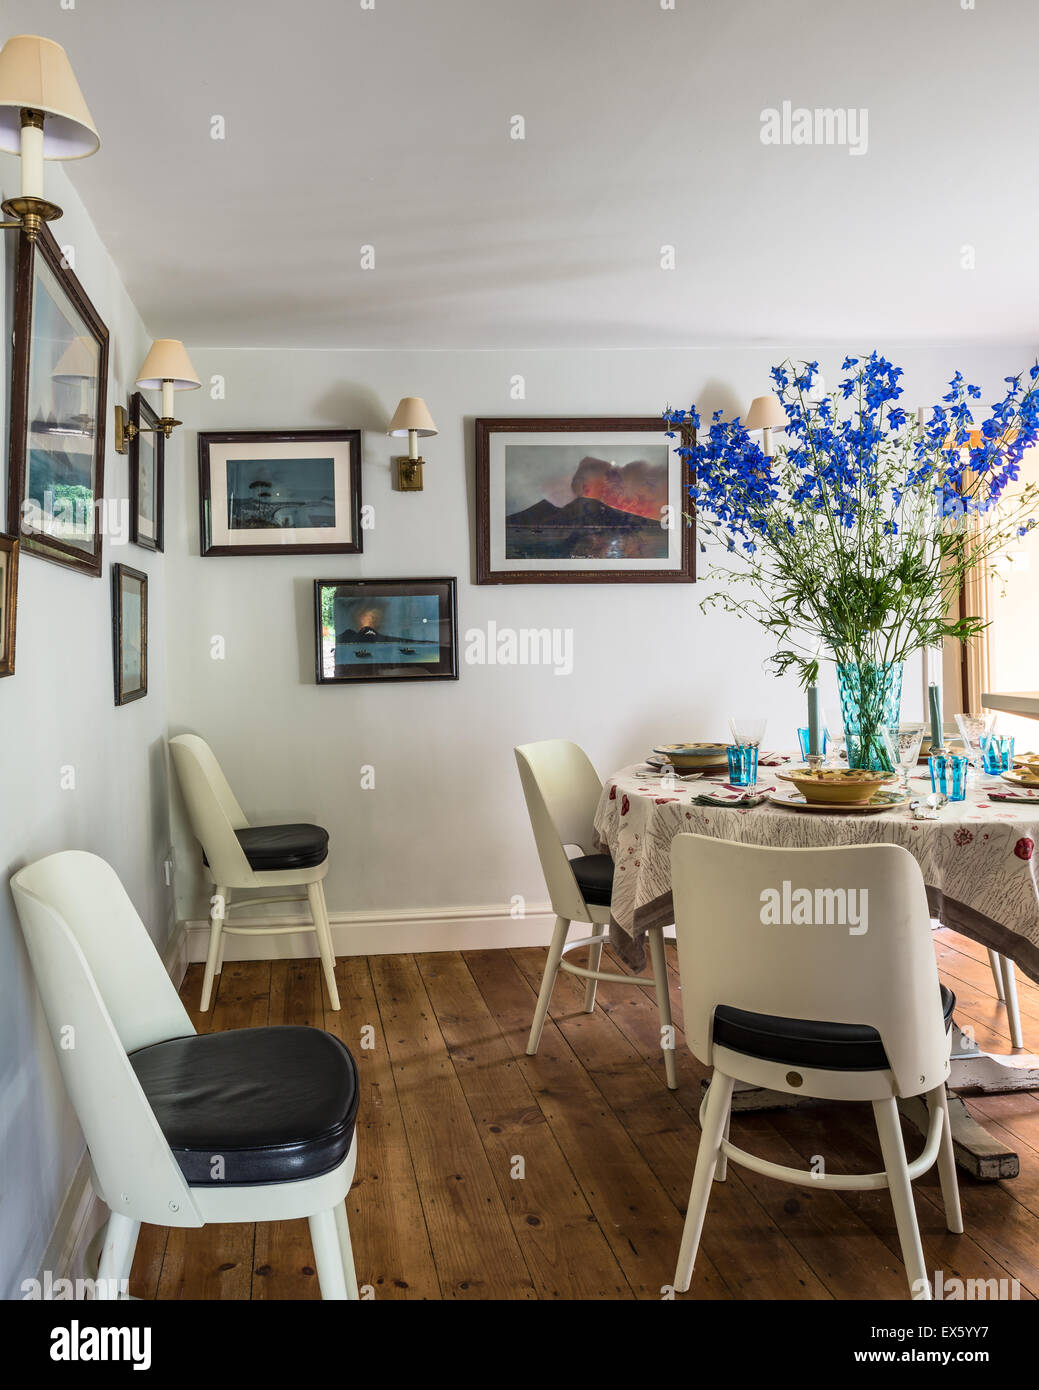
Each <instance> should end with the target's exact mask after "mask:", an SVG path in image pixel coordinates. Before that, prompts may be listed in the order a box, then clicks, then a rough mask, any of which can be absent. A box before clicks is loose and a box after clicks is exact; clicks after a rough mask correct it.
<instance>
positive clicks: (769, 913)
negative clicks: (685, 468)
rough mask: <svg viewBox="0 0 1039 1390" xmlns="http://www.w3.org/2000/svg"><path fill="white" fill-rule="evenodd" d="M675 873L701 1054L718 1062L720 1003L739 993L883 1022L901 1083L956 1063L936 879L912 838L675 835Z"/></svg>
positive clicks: (773, 1008)
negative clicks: (932, 889) (837, 843)
mask: <svg viewBox="0 0 1039 1390" xmlns="http://www.w3.org/2000/svg"><path fill="white" fill-rule="evenodd" d="M671 878H672V889H673V893H674V906H675V926H676V931H677V936H678V962H679V968H680V970H681V976H682V1007H683V1012H684V1015H685V1034H686V1041H687V1042H688V1044H689V1046H690V1048H691V1049H692V1051H693V1052H694V1053H695V1055H696V1056H697V1057H698V1058H699V1059H700V1060H701V1061H703V1062H706V1063H707V1064H708V1065H710V1064H712V1061H713V1059H712V1030H713V1018H714V1010H715V1008H717V1007H718V1006H719V1005H728V1006H730V1007H732V1008H737V1009H746V1010H748V1011H750V1012H752V1013H763V1014H776V1015H779V1016H781V1017H785V1018H801V1019H813V1020H816V1021H819V1022H830V1023H859V1024H867V1025H869V1026H871V1027H873V1028H875V1029H876V1030H877V1032H878V1033H879V1034H880V1037H881V1040H882V1042H883V1044H884V1051H885V1053H886V1054H887V1058H888V1061H889V1063H890V1064H891V1071H892V1073H893V1075H894V1078H895V1086H896V1089H897V1091H898V1093H899V1094H900V1095H918V1094H920V1092H921V1091H922V1090H924V1089H928V1088H930V1087H932V1086H935V1085H937V1084H939V1082H940V1081H941V1080H942V1078H943V1077H944V1076H945V1074H946V1069H947V1060H948V1040H947V1034H946V1028H945V1023H944V1019H943V1016H942V1008H941V1002H940V997H939V988H938V969H937V965H936V963H935V957H934V947H933V945H932V942H931V930H930V913H929V911H928V907H927V892H926V889H925V888H924V881H923V875H922V873H921V871H920V866H919V865H918V864H917V862H916V860H915V859H914V858H913V856H912V855H911V854H910V853H909V852H908V850H905V849H902V848H901V847H900V846H898V845H862V846H855V847H848V848H844V847H837V848H827V849H774V848H770V847H764V846H760V845H746V844H734V843H733V842H731V841H728V840H715V839H712V838H710V837H709V836H703V835H677V836H676V837H675V839H674V841H673V842H672V846H671ZM921 1077H925V1078H926V1086H924V1085H921Z"/></svg>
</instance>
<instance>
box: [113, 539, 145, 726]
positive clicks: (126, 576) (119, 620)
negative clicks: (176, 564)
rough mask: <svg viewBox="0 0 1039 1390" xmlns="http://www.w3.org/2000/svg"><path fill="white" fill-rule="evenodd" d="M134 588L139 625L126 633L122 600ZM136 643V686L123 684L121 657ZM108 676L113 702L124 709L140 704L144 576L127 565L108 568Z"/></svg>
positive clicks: (143, 687)
mask: <svg viewBox="0 0 1039 1390" xmlns="http://www.w3.org/2000/svg"><path fill="white" fill-rule="evenodd" d="M134 585H137V587H138V591H139V595H140V622H139V624H138V625H137V626H136V628H135V630H134V631H130V630H129V628H128V627H127V624H126V621H125V616H126V615H125V609H124V605H123V599H124V597H125V596H128V595H129V594H130V592H131V591H132V586H134ZM135 640H136V651H137V654H138V661H137V665H138V667H139V678H138V680H137V682H136V684H131V683H130V682H128V681H127V680H126V663H125V661H124V657H125V656H126V655H127V651H128V649H129V650H130V652H131V653H132V652H133V649H134V648H133V644H134V641H135ZM112 672H113V676H114V678H115V702H116V704H117V705H128V704H130V703H131V701H133V700H143V699H144V697H145V695H147V693H148V576H147V575H146V574H144V573H143V571H141V570H135V569H131V567H130V566H129V565H113V566H112Z"/></svg>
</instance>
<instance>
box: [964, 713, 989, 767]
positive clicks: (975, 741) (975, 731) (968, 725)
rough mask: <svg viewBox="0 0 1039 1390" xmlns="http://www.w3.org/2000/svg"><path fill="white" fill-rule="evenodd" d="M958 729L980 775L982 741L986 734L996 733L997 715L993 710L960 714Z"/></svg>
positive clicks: (968, 755) (969, 756)
mask: <svg viewBox="0 0 1039 1390" xmlns="http://www.w3.org/2000/svg"><path fill="white" fill-rule="evenodd" d="M956 727H957V729H959V731H960V738H962V739H963V746H964V749H965V750H966V753H967V757H968V758H970V760H971V763H972V765H973V767H974V769H975V771H976V772H979V773H980V772H981V771H982V761H981V740H982V737H983V736H984V735H985V734H991V733H994V732H995V728H996V716H995V713H994V712H993V711H992V710H985V711H984V713H982V714H958V715H957V716H956Z"/></svg>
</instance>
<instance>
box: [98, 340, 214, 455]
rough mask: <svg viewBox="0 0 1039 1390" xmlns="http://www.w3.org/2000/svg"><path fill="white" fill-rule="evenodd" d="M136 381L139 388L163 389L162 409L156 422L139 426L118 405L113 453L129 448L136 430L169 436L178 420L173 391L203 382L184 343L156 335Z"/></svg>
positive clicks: (183, 389)
mask: <svg viewBox="0 0 1039 1390" xmlns="http://www.w3.org/2000/svg"><path fill="white" fill-rule="evenodd" d="M137 385H138V387H139V388H140V390H142V391H161V392H162V413H161V415H160V416H159V423H158V424H157V425H152V426H150V427H149V428H148V429H145V428H144V427H143V426H142V427H141V428H140V429H138V427H137V426H136V425H135V424H133V422H132V421H131V420H130V417H129V414H128V412H127V411H126V410H125V409H124V408H123V407H122V406H121V405H117V406H116V408H115V448H116V453H119V454H125V453H126V452H127V451H128V450H129V448H130V440H131V439H133V437H134V435H136V434H152V433H155V432H157V431H159V430H161V431H162V433H163V434H164V435H165V436H166V438H167V439H169V437H170V435H171V434H172V433H173V431H174V430H175V429H176V427H177V426H178V425H179V424H180V423H181V422H180V420H175V419H174V418H173V393H174V391H196V390H197V389H198V388H199V387H200V386H201V385H202V382H201V381H200V380H199V379H198V376H197V375H196V373H195V369H194V367H193V366H192V365H191V359H190V358H189V357H188V354H187V353H186V352H185V350H184V344H183V343H182V342H180V341H179V340H178V339H176V338H156V339H155V342H154V343H152V345H151V350H150V351H149V353H148V356H147V357H146V358H145V359H144V364H143V366H142V367H141V370H140V373H139V375H138V377H137Z"/></svg>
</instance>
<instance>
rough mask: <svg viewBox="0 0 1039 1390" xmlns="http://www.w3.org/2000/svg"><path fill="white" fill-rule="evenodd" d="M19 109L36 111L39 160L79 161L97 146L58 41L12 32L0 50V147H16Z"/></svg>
mask: <svg viewBox="0 0 1039 1390" xmlns="http://www.w3.org/2000/svg"><path fill="white" fill-rule="evenodd" d="M23 107H29V108H30V109H32V110H34V111H42V112H43V115H44V117H45V119H44V122H43V157H44V159H82V158H83V157H84V156H85V155H88V154H93V153H94V151H95V150H96V149H97V148H98V146H99V145H100V144H101V140H100V138H99V137H98V133H97V128H96V126H95V125H94V122H93V119H92V118H91V115H90V112H89V111H88V110H87V104H86V102H85V101H84V100H83V93H82V92H81V91H80V90H79V83H78V82H77V81H76V76H75V73H74V72H73V71H72V65H71V63H70V62H69V60H68V57H67V55H66V53H65V50H64V49H63V48H62V46H61V44H60V43H55V42H54V40H53V39H41V38H38V37H37V36H36V35H35V34H18V35H16V36H15V37H14V38H12V39H8V40H7V42H6V43H5V44H4V46H3V48H2V49H0V150H6V151H7V152H8V153H9V154H18V153H20V151H21V148H22V119H21V111H22V108H23Z"/></svg>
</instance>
